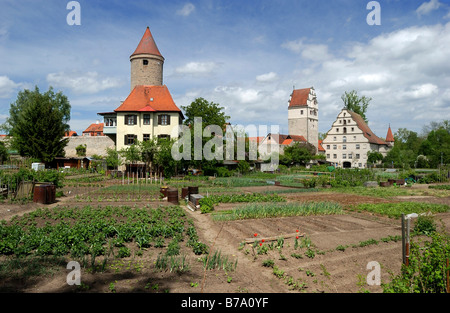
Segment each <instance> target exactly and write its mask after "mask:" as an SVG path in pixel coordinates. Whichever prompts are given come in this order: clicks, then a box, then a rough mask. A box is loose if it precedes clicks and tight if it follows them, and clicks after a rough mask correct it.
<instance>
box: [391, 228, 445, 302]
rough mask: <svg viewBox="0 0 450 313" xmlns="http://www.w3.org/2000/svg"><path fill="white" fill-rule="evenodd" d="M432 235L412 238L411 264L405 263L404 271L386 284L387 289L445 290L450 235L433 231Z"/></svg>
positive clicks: (392, 291) (433, 291)
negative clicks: (416, 239)
mask: <svg viewBox="0 0 450 313" xmlns="http://www.w3.org/2000/svg"><path fill="white" fill-rule="evenodd" d="M429 236H430V239H431V240H429V239H426V240H421V239H420V238H419V240H418V241H415V240H412V241H411V244H410V256H409V266H406V265H403V266H402V269H401V273H400V274H398V275H396V276H392V281H391V282H389V283H386V284H382V288H383V292H385V293H445V292H446V275H447V271H449V270H450V268H449V267H448V266H447V265H446V261H447V260H448V259H449V258H450V236H449V235H448V234H446V233H440V232H433V233H431V234H430V235H429Z"/></svg>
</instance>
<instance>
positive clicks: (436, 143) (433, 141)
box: [419, 127, 450, 168]
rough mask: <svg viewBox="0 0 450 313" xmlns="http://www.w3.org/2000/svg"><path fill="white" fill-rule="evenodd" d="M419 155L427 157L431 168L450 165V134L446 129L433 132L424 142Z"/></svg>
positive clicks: (441, 128)
mask: <svg viewBox="0 0 450 313" xmlns="http://www.w3.org/2000/svg"><path fill="white" fill-rule="evenodd" d="M419 153H420V154H423V155H425V156H426V157H427V159H428V160H429V162H430V167H433V168H436V167H437V166H438V165H439V164H441V162H442V163H443V164H449V163H450V132H449V130H447V129H445V128H444V127H440V128H439V129H437V130H432V131H431V132H430V133H429V134H428V136H427V138H426V140H425V141H423V142H422V144H421V146H420V149H419Z"/></svg>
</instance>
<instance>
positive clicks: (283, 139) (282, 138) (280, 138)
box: [267, 134, 306, 145]
mask: <svg viewBox="0 0 450 313" xmlns="http://www.w3.org/2000/svg"><path fill="white" fill-rule="evenodd" d="M267 136H271V137H272V138H273V139H274V140H275V142H277V143H278V144H280V145H286V144H290V143H291V142H292V141H294V142H300V141H301V142H306V139H305V137H303V136H297V135H280V134H269V135H267ZM289 140H290V141H289Z"/></svg>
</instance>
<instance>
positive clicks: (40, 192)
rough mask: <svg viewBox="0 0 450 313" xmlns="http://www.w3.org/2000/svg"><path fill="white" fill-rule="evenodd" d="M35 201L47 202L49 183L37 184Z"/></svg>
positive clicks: (34, 195)
mask: <svg viewBox="0 0 450 313" xmlns="http://www.w3.org/2000/svg"><path fill="white" fill-rule="evenodd" d="M33 202H36V203H42V204H47V203H48V202H47V185H35V186H34V193H33Z"/></svg>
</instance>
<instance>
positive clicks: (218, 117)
mask: <svg viewBox="0 0 450 313" xmlns="http://www.w3.org/2000/svg"><path fill="white" fill-rule="evenodd" d="M182 109H183V110H184V111H185V117H186V119H185V120H184V124H185V125H187V126H189V127H190V129H191V147H192V148H191V160H190V161H189V162H182V163H181V164H182V166H183V167H186V168H188V167H194V168H199V169H203V168H204V169H205V173H206V172H208V173H209V174H212V172H210V171H209V169H216V168H217V166H220V165H221V163H222V162H221V161H218V160H216V159H212V160H206V159H205V155H204V154H202V156H203V157H202V159H201V160H196V158H195V151H194V150H195V145H194V136H195V135H196V134H195V130H196V127H195V126H194V122H195V118H201V119H202V125H200V126H201V127H200V128H199V129H201V131H202V148H203V147H204V146H205V144H206V143H207V142H208V141H210V140H211V139H212V138H214V137H215V136H216V135H219V134H216V133H214V131H211V136H203V135H204V134H205V128H206V127H208V126H213V125H214V126H218V127H220V130H221V131H222V135H224V131H225V129H226V125H227V123H228V120H229V119H230V117H229V116H227V115H225V112H224V108H223V107H220V106H219V104H217V103H214V102H209V101H207V100H205V99H204V98H197V99H195V100H194V101H193V102H191V104H190V105H188V106H182ZM196 126H197V127H198V125H196ZM223 139H225V137H224V138H223ZM222 143H223V142H222ZM215 148H217V147H216V146H214V150H213V151H212V152H213V153H214V152H215ZM224 150H225V149H224ZM224 152H225V151H224ZM207 169H208V171H206V170H207ZM208 173H207V174H208Z"/></svg>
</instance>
